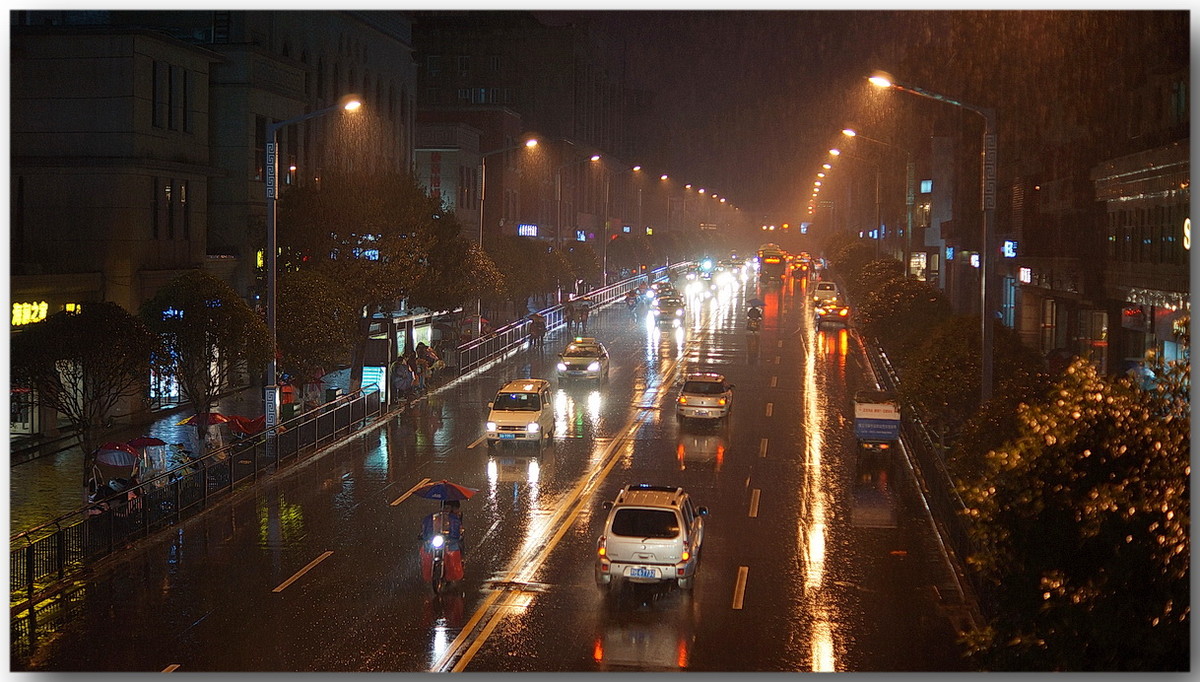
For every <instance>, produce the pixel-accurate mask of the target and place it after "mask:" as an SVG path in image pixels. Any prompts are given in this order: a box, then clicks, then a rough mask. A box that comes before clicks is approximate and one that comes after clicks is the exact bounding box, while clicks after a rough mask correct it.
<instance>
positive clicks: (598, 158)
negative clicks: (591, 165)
mask: <svg viewBox="0 0 1200 682" xmlns="http://www.w3.org/2000/svg"><path fill="white" fill-rule="evenodd" d="M591 160H592V161H599V160H600V155H599V154H592V158H591Z"/></svg>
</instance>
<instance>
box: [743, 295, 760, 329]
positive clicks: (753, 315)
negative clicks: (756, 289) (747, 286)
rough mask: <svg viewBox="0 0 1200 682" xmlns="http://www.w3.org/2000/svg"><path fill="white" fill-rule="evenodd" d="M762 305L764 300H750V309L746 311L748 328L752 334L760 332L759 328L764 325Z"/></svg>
mask: <svg viewBox="0 0 1200 682" xmlns="http://www.w3.org/2000/svg"><path fill="white" fill-rule="evenodd" d="M762 305H763V301H762V299H758V298H754V299H750V309H749V310H747V311H746V328H747V329H748V330H750V331H752V332H756V331H758V328H759V326H761V325H762V319H763V311H762Z"/></svg>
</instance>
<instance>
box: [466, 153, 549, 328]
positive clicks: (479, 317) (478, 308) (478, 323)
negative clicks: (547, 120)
mask: <svg viewBox="0 0 1200 682" xmlns="http://www.w3.org/2000/svg"><path fill="white" fill-rule="evenodd" d="M537 143H538V141H537V138H532V137H531V138H529V139H528V140H526V141H525V142H523V143H521V144H518V145H512V146H511V147H503V148H501V149H493V150H492V151H490V152H486V153H484V154H480V155H479V251H480V252H483V207H484V203H483V202H484V201H485V200H486V199H487V159H488V157H489V156H495V155H496V154H503V153H505V152H511V151H515V150H517V149H520V148H522V147H528V148H532V147H536V146H537ZM482 336H483V297H481V296H476V297H475V338H477V339H478V338H480V337H482Z"/></svg>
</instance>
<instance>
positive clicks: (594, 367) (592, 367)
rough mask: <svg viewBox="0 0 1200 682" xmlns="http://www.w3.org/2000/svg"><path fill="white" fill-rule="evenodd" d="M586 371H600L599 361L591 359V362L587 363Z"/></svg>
mask: <svg viewBox="0 0 1200 682" xmlns="http://www.w3.org/2000/svg"><path fill="white" fill-rule="evenodd" d="M588 371H589V372H599V371H600V361H599V360H593V361H592V364H590V365H588Z"/></svg>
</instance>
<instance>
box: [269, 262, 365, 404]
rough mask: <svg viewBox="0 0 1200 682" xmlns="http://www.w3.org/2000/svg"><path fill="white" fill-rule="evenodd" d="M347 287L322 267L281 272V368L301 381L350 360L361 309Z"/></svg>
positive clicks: (278, 340)
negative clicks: (350, 295)
mask: <svg viewBox="0 0 1200 682" xmlns="http://www.w3.org/2000/svg"><path fill="white" fill-rule="evenodd" d="M343 291H344V290H343V287H341V286H340V285H339V284H338V283H337V282H335V281H333V280H331V279H330V278H329V277H328V276H327V275H325V274H324V273H322V272H320V271H318V270H290V271H287V272H283V273H280V275H279V309H278V315H279V319H278V320H277V324H276V341H277V343H278V345H279V361H280V372H281V373H286V374H289V375H291V376H292V377H293V380H294V381H298V382H299V383H300V384H301V385H303V384H307V383H312V382H314V381H315V380H317V379H319V378H320V377H322V376H324V374H325V372H326V371H328V370H331V369H333V368H336V367H340V366H343V365H346V364H348V363H349V362H350V352H351V349H352V348H353V347H354V335H355V333H356V332H357V331H358V317H359V316H358V311H357V310H356V309H355V308H354V307H353V306H352V305H351V304H350V302H349V301H348V300H347V299H346V296H345V295H344V294H343Z"/></svg>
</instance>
